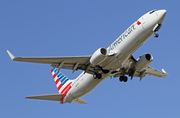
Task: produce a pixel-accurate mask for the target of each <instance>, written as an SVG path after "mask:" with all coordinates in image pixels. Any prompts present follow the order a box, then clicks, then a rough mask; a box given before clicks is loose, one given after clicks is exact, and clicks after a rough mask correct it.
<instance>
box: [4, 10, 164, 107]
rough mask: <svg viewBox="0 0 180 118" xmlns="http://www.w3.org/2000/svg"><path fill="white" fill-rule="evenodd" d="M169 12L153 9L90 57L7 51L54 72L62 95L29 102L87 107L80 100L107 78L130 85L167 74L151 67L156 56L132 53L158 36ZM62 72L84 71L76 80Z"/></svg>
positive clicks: (11, 55) (43, 97)
mask: <svg viewBox="0 0 180 118" xmlns="http://www.w3.org/2000/svg"><path fill="white" fill-rule="evenodd" d="M166 13H167V11H166V10H165V9H162V10H152V11H150V12H148V13H146V14H144V15H143V16H142V17H140V18H139V19H138V20H137V21H135V22H134V23H133V24H132V25H131V26H130V27H129V28H128V29H127V30H125V32H124V33H122V35H120V36H119V37H118V38H117V39H116V40H115V41H114V42H113V43H112V44H111V45H110V46H109V47H108V48H107V49H106V48H103V47H101V48H99V49H97V50H96V51H95V52H94V53H93V54H92V55H90V56H72V57H15V56H14V55H13V54H12V53H11V52H10V51H8V50H7V53H8V54H9V56H10V58H11V59H12V60H14V61H22V62H32V63H42V64H51V66H52V67H53V69H52V70H51V73H52V76H53V78H54V81H55V84H56V86H57V89H58V91H59V94H50V95H38V96H28V97H26V98H27V99H40V100H52V101H59V102H60V103H61V104H65V103H81V104H87V102H86V101H84V100H83V99H81V97H82V96H84V95H86V94H88V93H89V92H91V91H92V90H93V89H95V88H96V87H97V86H98V85H99V84H100V83H101V82H102V81H104V80H105V79H107V78H112V77H114V78H116V77H119V80H120V81H121V82H127V80H128V77H127V75H128V76H130V77H131V80H132V79H133V78H134V77H139V78H140V80H142V78H144V77H145V76H146V75H149V76H155V77H162V78H165V77H166V76H168V73H167V72H166V71H165V70H164V69H162V71H160V70H157V69H155V68H153V67H150V66H149V65H150V64H151V63H152V61H153V56H152V55H151V54H150V53H146V54H144V55H142V56H140V57H139V58H138V59H137V60H136V59H135V58H134V57H133V56H132V54H133V53H134V52H135V51H136V50H137V49H138V48H139V47H140V46H141V45H142V44H144V43H145V42H146V41H147V40H148V39H149V38H150V37H151V36H152V35H153V34H154V37H158V36H159V34H158V33H157V31H158V30H159V29H160V28H161V26H162V23H163V21H164V19H165V16H166ZM60 69H70V70H72V71H73V73H74V72H75V71H77V70H83V72H82V73H81V74H80V75H79V76H78V77H77V78H76V79H74V80H69V79H68V77H66V76H65V75H64V74H63V73H61V72H60Z"/></svg>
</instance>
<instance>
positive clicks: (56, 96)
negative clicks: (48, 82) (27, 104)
mask: <svg viewBox="0 0 180 118" xmlns="http://www.w3.org/2000/svg"><path fill="white" fill-rule="evenodd" d="M62 97H63V94H52V95H39V96H28V97H26V99H39V100H52V101H60V100H61V99H62Z"/></svg>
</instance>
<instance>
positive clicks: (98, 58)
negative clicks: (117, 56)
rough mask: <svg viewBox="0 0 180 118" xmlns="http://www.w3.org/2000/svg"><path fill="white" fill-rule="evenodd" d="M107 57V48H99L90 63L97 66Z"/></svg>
mask: <svg viewBox="0 0 180 118" xmlns="http://www.w3.org/2000/svg"><path fill="white" fill-rule="evenodd" d="M106 58H107V50H106V48H99V49H97V50H96V51H95V52H94V54H93V55H92V56H91V58H90V63H91V64H92V65H93V66H95V65H98V64H100V63H102V62H103V61H104V60H105V59H106Z"/></svg>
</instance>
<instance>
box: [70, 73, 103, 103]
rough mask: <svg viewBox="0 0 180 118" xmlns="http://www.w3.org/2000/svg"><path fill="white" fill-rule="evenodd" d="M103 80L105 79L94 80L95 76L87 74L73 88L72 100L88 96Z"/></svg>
mask: <svg viewBox="0 0 180 118" xmlns="http://www.w3.org/2000/svg"><path fill="white" fill-rule="evenodd" d="M103 80H104V79H94V78H93V75H91V74H88V73H85V74H84V75H83V76H82V77H81V78H79V80H78V82H76V84H75V85H74V86H73V89H72V91H71V97H72V99H77V98H80V97H82V96H84V95H86V94H87V93H89V92H90V91H92V90H93V89H94V88H95V87H97V86H98V85H99V84H100V83H101V82H102V81H103Z"/></svg>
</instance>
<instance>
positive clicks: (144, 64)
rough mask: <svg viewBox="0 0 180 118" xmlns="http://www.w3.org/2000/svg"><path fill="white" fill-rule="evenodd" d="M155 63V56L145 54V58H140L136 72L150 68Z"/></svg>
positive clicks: (136, 65)
mask: <svg viewBox="0 0 180 118" xmlns="http://www.w3.org/2000/svg"><path fill="white" fill-rule="evenodd" d="M152 61H153V56H152V55H151V54H149V53H147V54H144V55H143V56H141V57H139V59H138V61H137V62H136V64H135V69H136V70H142V69H143V68H145V67H147V66H149V65H150V64H151V62H152Z"/></svg>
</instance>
